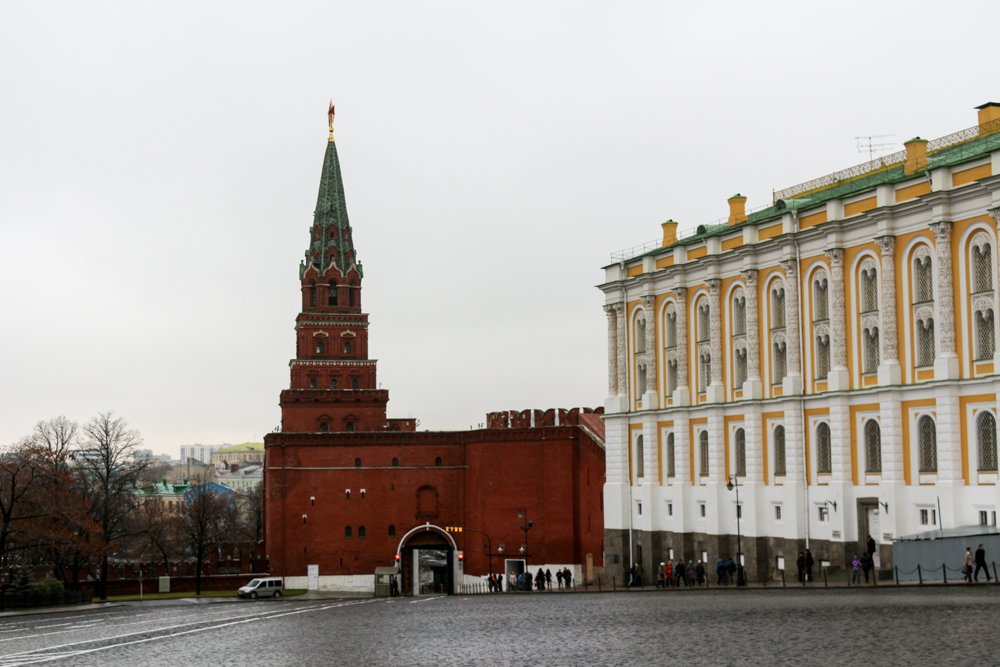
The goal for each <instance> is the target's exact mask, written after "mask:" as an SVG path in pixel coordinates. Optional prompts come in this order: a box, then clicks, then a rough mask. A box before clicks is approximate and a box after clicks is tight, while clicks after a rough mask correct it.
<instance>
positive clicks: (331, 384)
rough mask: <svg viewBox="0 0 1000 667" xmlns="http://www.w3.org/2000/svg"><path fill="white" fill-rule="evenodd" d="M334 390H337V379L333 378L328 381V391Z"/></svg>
mask: <svg viewBox="0 0 1000 667" xmlns="http://www.w3.org/2000/svg"><path fill="white" fill-rule="evenodd" d="M336 388H337V378H333V379H332V380H330V389H336Z"/></svg>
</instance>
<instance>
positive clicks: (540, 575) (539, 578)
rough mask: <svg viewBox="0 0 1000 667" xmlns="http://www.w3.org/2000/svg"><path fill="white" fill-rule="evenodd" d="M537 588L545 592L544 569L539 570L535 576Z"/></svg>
mask: <svg viewBox="0 0 1000 667" xmlns="http://www.w3.org/2000/svg"><path fill="white" fill-rule="evenodd" d="M535 588H537V589H538V590H540V591H544V590H545V573H544V572H543V571H542V568H538V572H537V573H536V574H535Z"/></svg>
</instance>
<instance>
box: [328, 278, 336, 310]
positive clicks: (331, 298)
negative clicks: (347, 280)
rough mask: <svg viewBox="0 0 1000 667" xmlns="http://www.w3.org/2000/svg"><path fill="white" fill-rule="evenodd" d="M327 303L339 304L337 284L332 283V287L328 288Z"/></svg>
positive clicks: (329, 304) (331, 304)
mask: <svg viewBox="0 0 1000 667" xmlns="http://www.w3.org/2000/svg"><path fill="white" fill-rule="evenodd" d="M326 305H327V306H336V305H337V284H336V283H330V287H329V288H328V289H327V293H326Z"/></svg>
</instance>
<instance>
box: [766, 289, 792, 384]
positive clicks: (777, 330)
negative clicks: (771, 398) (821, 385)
mask: <svg viewBox="0 0 1000 667" xmlns="http://www.w3.org/2000/svg"><path fill="white" fill-rule="evenodd" d="M770 294H771V369H772V373H771V384H781V382H782V380H783V379H784V377H785V375H786V374H787V372H788V365H787V361H786V358H785V353H786V346H785V284H784V283H783V282H782V281H780V280H775V281H774V282H773V283H771V288H770Z"/></svg>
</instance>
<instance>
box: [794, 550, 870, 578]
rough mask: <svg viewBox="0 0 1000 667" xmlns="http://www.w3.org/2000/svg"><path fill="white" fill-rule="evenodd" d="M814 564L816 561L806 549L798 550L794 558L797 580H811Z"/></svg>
mask: <svg viewBox="0 0 1000 667" xmlns="http://www.w3.org/2000/svg"><path fill="white" fill-rule="evenodd" d="M815 564H816V561H815V560H813V556H812V554H811V553H809V550H808V549H806V550H805V551H800V552H799V557H798V558H797V559H795V566H796V567H798V569H799V581H812V580H813V565H815ZM866 576H867V575H866Z"/></svg>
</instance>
